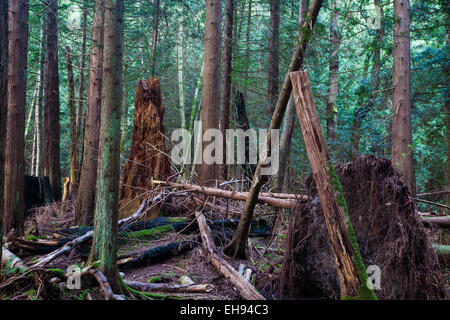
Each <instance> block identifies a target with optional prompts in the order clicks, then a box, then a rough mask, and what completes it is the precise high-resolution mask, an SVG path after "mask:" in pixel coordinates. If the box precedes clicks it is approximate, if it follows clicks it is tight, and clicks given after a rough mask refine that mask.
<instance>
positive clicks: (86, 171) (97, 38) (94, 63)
mask: <svg viewBox="0 0 450 320" xmlns="http://www.w3.org/2000/svg"><path fill="white" fill-rule="evenodd" d="M103 8H104V0H96V1H95V9H94V11H95V12H94V26H93V31H92V48H91V54H90V69H89V87H88V97H87V110H86V121H85V123H86V124H85V126H86V127H85V134H84V147H83V163H82V166H81V175H80V183H79V187H78V193H77V199H76V201H75V221H76V223H78V224H86V225H92V222H93V215H94V212H95V191H96V180H97V161H98V150H99V145H98V143H99V135H100V107H101V92H102V78H103V33H104V30H103V20H104V9H103Z"/></svg>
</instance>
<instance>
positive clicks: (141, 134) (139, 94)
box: [119, 78, 170, 219]
mask: <svg viewBox="0 0 450 320" xmlns="http://www.w3.org/2000/svg"><path fill="white" fill-rule="evenodd" d="M134 108H135V110H134V129H133V142H132V144H131V151H130V155H129V157H128V161H127V162H126V163H125V166H124V168H123V173H122V178H121V187H120V203H121V209H120V211H119V219H123V218H126V217H128V216H130V215H131V214H133V213H134V212H135V211H136V209H137V208H138V207H139V205H140V202H141V200H140V199H139V196H140V195H141V194H142V193H143V192H145V191H147V190H150V189H152V183H151V180H152V179H157V180H164V179H165V178H166V177H167V176H168V175H169V174H170V164H169V159H168V156H167V148H166V142H165V129H164V125H163V119H164V106H163V105H162V104H161V89H160V86H159V81H158V80H157V79H155V78H150V79H149V80H139V83H138V85H137V89H136V97H135V99H134ZM151 214H152V213H150V215H151Z"/></svg>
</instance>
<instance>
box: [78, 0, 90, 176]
mask: <svg viewBox="0 0 450 320" xmlns="http://www.w3.org/2000/svg"><path fill="white" fill-rule="evenodd" d="M82 19H83V20H82V25H81V27H82V28H83V31H82V32H83V33H82V36H81V58H80V77H79V83H78V109H77V129H76V135H77V148H78V144H79V142H80V141H83V140H84V129H82V128H83V123H82V122H83V118H84V117H83V105H84V103H85V99H86V97H85V96H84V87H85V83H84V74H85V70H84V69H85V68H86V38H87V5H86V4H84V6H83V18H82ZM81 153H83V152H81ZM80 164H81V162H80V161H79V162H78V168H79V167H80ZM79 178H80V172H77V179H79Z"/></svg>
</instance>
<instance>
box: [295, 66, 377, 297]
mask: <svg viewBox="0 0 450 320" xmlns="http://www.w3.org/2000/svg"><path fill="white" fill-rule="evenodd" d="M291 81H292V86H293V92H294V98H295V108H296V110H297V116H298V119H299V121H300V126H301V129H302V133H303V139H304V141H305V146H306V150H307V151H308V158H309V163H310V164H311V171H312V175H313V177H314V181H315V182H316V185H317V190H318V193H319V198H320V203H321V204H322V208H323V214H324V217H325V223H326V226H327V230H328V236H329V244H330V248H331V253H332V255H333V257H334V261H335V265H336V272H337V275H338V278H339V286H340V291H341V297H342V298H344V297H359V298H362V299H376V296H375V294H374V293H373V290H371V289H370V288H368V286H367V279H368V277H367V272H366V267H365V266H364V262H363V260H362V257H361V254H360V251H359V247H358V243H357V242H356V235H355V231H354V230H353V226H352V222H351V220H350V216H349V214H348V208H347V204H346V201H345V198H344V194H343V192H342V187H341V184H340V182H339V178H338V177H337V175H336V172H335V171H334V167H333V164H332V162H331V159H330V157H329V155H328V150H327V146H326V144H325V138H324V136H323V132H322V128H321V126H320V120H319V115H318V114H317V109H316V106H315V104H314V99H313V94H312V89H311V84H310V82H309V76H308V71H297V72H292V73H291Z"/></svg>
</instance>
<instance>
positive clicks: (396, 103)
mask: <svg viewBox="0 0 450 320" xmlns="http://www.w3.org/2000/svg"><path fill="white" fill-rule="evenodd" d="M394 21H395V22H394V62H393V63H394V65H393V76H392V81H393V85H392V86H393V93H392V108H393V110H392V164H393V165H394V166H395V167H396V168H397V169H398V170H399V172H400V173H401V174H402V176H403V177H402V180H403V182H404V183H405V184H406V185H407V186H408V189H409V192H410V193H411V195H412V196H413V197H414V196H415V194H416V177H415V170H414V159H413V150H412V147H411V145H412V128H411V108H412V103H411V83H410V72H411V70H410V38H409V35H410V32H409V30H410V25H409V22H410V15H409V0H394Z"/></svg>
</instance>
